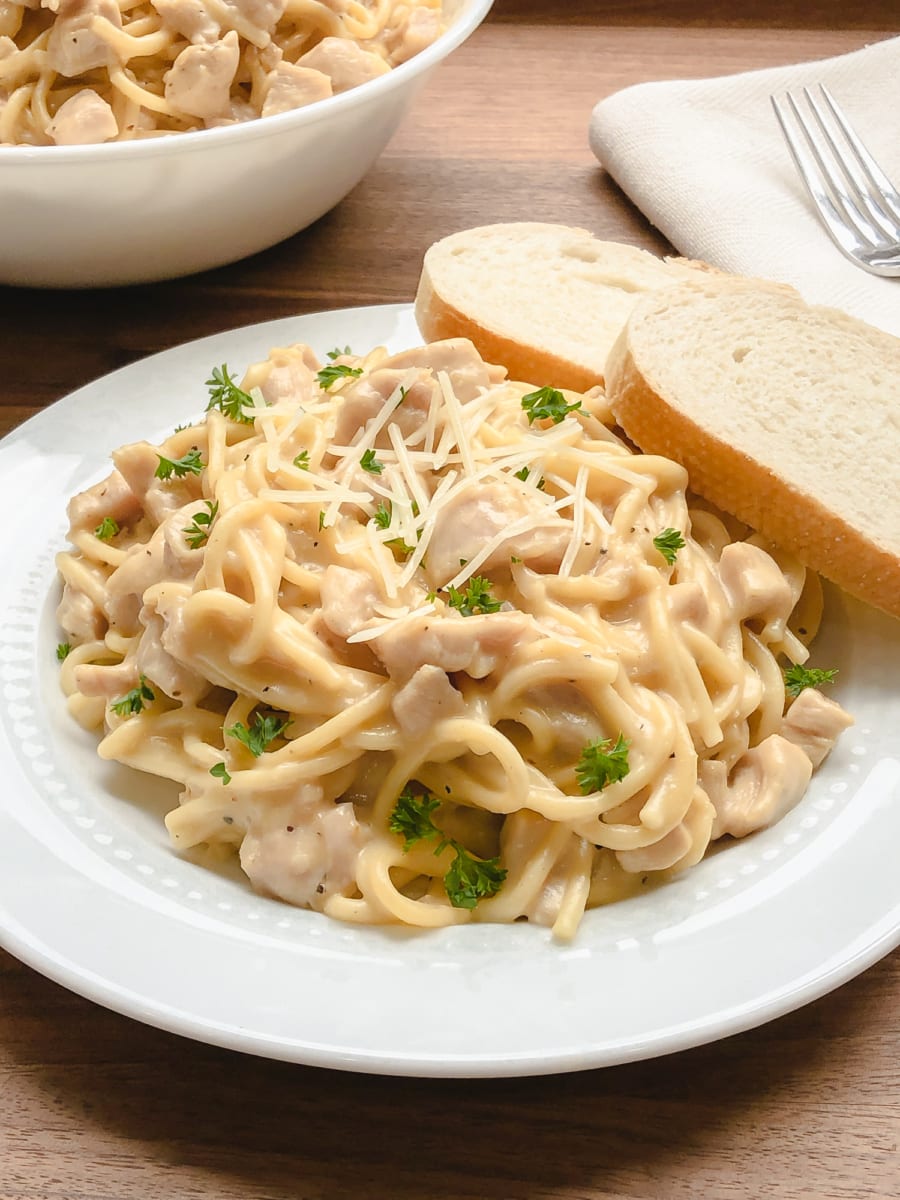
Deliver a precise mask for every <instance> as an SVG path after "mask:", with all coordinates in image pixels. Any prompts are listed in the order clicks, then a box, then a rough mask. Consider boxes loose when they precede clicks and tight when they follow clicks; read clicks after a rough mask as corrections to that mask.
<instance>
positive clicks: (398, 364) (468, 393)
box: [381, 338, 506, 404]
mask: <svg viewBox="0 0 900 1200" xmlns="http://www.w3.org/2000/svg"><path fill="white" fill-rule="evenodd" d="M381 366H382V368H386V367H394V368H395V369H396V370H401V371H404V370H408V369H409V368H410V367H427V368H429V369H430V370H432V371H435V372H438V371H446V373H447V375H448V376H449V378H450V382H451V384H452V385H453V391H454V393H455V395H456V396H457V398H458V399H459V400H460V401H461V402H462V403H463V404H466V403H467V402H468V401H469V400H474V399H475V397H476V396H478V395H480V394H481V393H482V391H484V389H485V388H488V387H492V386H493V385H494V384H496V383H500V382H501V381H502V380H503V379H505V378H506V370H505V368H504V367H495V366H492V365H491V364H489V363H486V362H485V361H484V360H483V359H482V357H481V355H480V354H479V353H478V351H477V350H476V349H475V347H474V346H473V345H472V343H471V342H470V341H469V339H468V338H446V339H445V340H444V341H442V342H431V343H430V345H427V346H417V347H416V348H415V349H413V350H403V351H401V353H400V354H395V355H393V356H392V357H391V358H387V359H385V360H384V362H383V363H382V364H381Z"/></svg>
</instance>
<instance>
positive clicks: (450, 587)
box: [58, 339, 849, 938]
mask: <svg viewBox="0 0 900 1200" xmlns="http://www.w3.org/2000/svg"><path fill="white" fill-rule="evenodd" d="M209 385H210V389H211V401H210V403H211V408H210V410H209V411H208V412H207V413H206V415H205V417H204V418H203V419H202V420H200V421H198V422H196V423H194V424H191V425H189V426H187V427H185V428H183V429H180V430H179V431H177V432H175V433H173V434H172V435H171V436H170V437H168V438H167V439H166V440H165V441H164V442H163V443H162V444H161V445H159V446H152V445H150V444H148V443H137V444H134V445H130V446H125V447H123V448H122V449H120V450H118V451H116V453H115V454H114V456H113V458H114V463H115V469H114V470H113V472H112V474H111V475H110V476H109V477H108V478H107V479H106V480H104V481H103V482H102V483H100V484H97V485H95V486H94V487H92V488H90V489H88V490H87V491H86V492H84V493H82V494H80V495H79V496H77V497H76V498H75V499H74V500H73V501H72V502H71V504H70V509H69V514H70V521H71V529H70V540H71V542H72V547H73V548H72V550H71V551H67V552H64V553H62V554H60V556H59V559H58V566H59V572H60V576H61V578H62V581H63V584H64V587H63V595H62V600H61V603H60V606H59V621H60V623H61V625H62V627H63V628H64V630H65V631H66V635H67V637H68V638H69V639H70V645H71V647H72V648H71V652H70V653H69V654H68V656H67V657H65V660H64V662H63V666H62V682H63V686H64V689H65V691H66V692H67V694H68V704H69V707H70V710H71V712H72V714H73V715H74V716H75V717H76V718H77V719H78V720H79V721H80V722H81V723H82V724H83V725H85V726H88V727H91V728H94V727H100V728H102V729H103V730H104V733H103V737H102V740H101V742H100V746H99V752H100V754H101V756H102V757H103V758H105V759H112V760H115V761H118V762H121V763H124V764H127V765H129V766H131V767H134V768H137V769H138V770H141V771H147V772H151V773H153V774H156V775H160V776H163V777H165V778H168V779H171V780H175V781H176V782H177V783H178V784H179V785H180V787H181V789H182V791H181V797H180V804H179V805H178V807H177V808H175V809H174V810H173V811H172V812H171V813H170V814H169V816H168V818H167V825H168V829H169V833H170V835H171V838H172V840H173V843H174V845H175V846H176V847H178V848H181V849H187V848H190V847H195V846H200V845H207V846H208V845H216V846H219V845H224V846H226V847H231V848H234V849H235V850H236V851H237V852H238V853H239V855H240V861H241V865H242V866H243V868H244V870H245V872H246V873H247V875H248V876H249V878H250V880H251V882H252V883H253V885H254V886H255V887H256V888H257V889H258V890H260V891H261V892H263V893H266V894H269V895H273V896H277V897H280V898H282V899H284V900H286V901H288V902H290V903H292V904H296V905H300V906H304V907H310V908H313V909H317V910H320V911H322V912H324V913H327V914H328V915H330V916H332V917H336V918H339V919H341V920H346V921H357V922H375V923H378V922H402V923H405V924H409V925H415V926H440V925H447V924H450V923H460V922H465V921H470V920H480V921H484V920H487V921H513V920H517V919H520V918H523V917H525V918H528V919H531V920H533V921H536V922H538V923H541V924H547V925H551V926H552V927H553V929H554V932H555V933H556V934H557V935H558V936H560V937H563V938H567V937H571V936H572V935H573V933H574V931H575V929H576V928H577V925H578V923H579V921H580V919H581V917H582V915H583V913H584V911H585V909H586V908H590V907H594V906H596V905H600V904H604V903H607V902H609V901H612V900H616V899H619V898H621V897H625V896H629V895H633V894H635V893H637V892H640V890H641V889H642V888H643V887H646V886H648V884H649V883H650V882H651V881H653V880H660V879H667V878H669V877H670V876H671V875H672V874H673V873H675V872H678V871H680V870H682V869H684V868H686V867H689V866H691V865H692V864H694V863H696V862H697V861H698V860H699V859H700V858H701V857H702V856H703V855H704V853H705V852H706V850H707V847H708V846H709V844H710V842H711V841H712V840H714V839H716V838H719V837H723V836H725V835H732V836H742V835H744V834H746V833H749V832H751V831H752V830H754V829H757V828H760V827H762V826H765V825H768V824H770V823H771V822H773V821H775V820H777V819H778V818H779V817H780V816H781V815H782V814H783V813H784V812H785V811H787V809H789V808H790V807H791V806H792V805H793V804H794V803H796V801H797V800H798V799H799V798H800V796H801V795H802V794H803V792H804V790H805V788H806V786H807V784H808V782H809V779H810V775H811V772H812V770H813V767H814V765H816V764H817V763H818V762H820V761H821V759H822V758H823V757H824V756H825V754H826V753H827V752H828V750H829V748H830V746H831V745H832V743H833V741H834V739H835V737H836V736H837V734H838V733H839V731H840V730H841V729H842V728H843V727H845V726H846V725H847V724H848V723H849V718H848V717H847V716H846V714H845V713H844V712H843V711H842V710H841V709H840V708H839V706H838V705H837V704H835V703H833V702H832V701H830V700H828V699H825V698H824V697H823V696H822V695H821V693H820V692H818V691H816V690H814V689H812V688H807V689H806V690H804V691H802V692H801V693H800V695H799V697H798V698H797V699H795V700H793V703H790V704H789V706H788V707H787V711H785V705H786V694H785V682H784V676H783V672H782V666H783V664H784V663H787V662H791V663H802V662H803V661H804V660H805V659H806V658H807V649H806V646H805V643H806V642H807V641H808V640H809V638H810V637H811V636H812V635H813V634H814V632H815V629H816V626H817V624H818V621H819V614H820V611H821V592H820V589H819V586H818V581H817V579H816V577H815V576H813V575H811V574H809V573H807V572H806V571H805V570H804V569H803V568H802V567H801V566H800V565H799V564H798V563H796V562H794V561H793V560H791V559H790V558H788V557H787V556H785V555H782V554H780V553H778V552H776V551H775V550H773V549H771V548H769V547H766V546H764V545H763V544H762V543H761V542H760V541H759V539H758V538H756V537H755V536H752V535H749V536H748V535H747V531H745V530H737V529H735V528H728V527H726V523H725V520H724V519H723V518H722V517H720V516H718V515H716V514H714V513H712V512H710V511H708V510H706V509H702V508H699V507H696V506H692V507H689V506H688V499H687V495H686V486H687V479H686V476H685V472H684V470H683V469H682V468H681V467H679V466H678V465H677V464H675V463H673V462H671V461H669V460H667V459H664V458H660V457H658V456H653V455H644V454H639V453H634V452H633V451H632V450H631V449H630V448H629V447H628V446H627V445H625V444H624V443H623V442H622V441H621V440H620V439H619V438H617V437H616V436H615V434H614V433H613V432H612V431H611V430H610V428H608V425H607V422H608V412H607V411H606V409H605V406H604V399H603V396H602V393H601V392H600V391H599V389H598V390H596V391H594V392H589V393H587V394H585V395H583V396H581V395H576V394H573V393H569V392H561V391H558V390H556V389H552V388H542V389H538V390H533V389H529V388H528V387H526V386H524V385H521V384H516V383H513V382H511V381H509V380H506V379H505V378H504V373H503V372H502V371H501V370H499V369H498V368H494V367H490V366H487V365H486V364H485V363H483V362H482V360H481V359H480V358H479V357H478V355H477V353H476V352H475V351H474V348H473V347H472V345H471V343H469V342H467V341H464V340H462V339H460V340H452V341H448V342H440V343H434V344H432V345H430V346H426V347H422V348H419V349H416V350H411V351H407V352H404V353H402V354H398V355H393V356H391V355H389V354H387V352H386V351H385V350H383V349H378V350H375V351H373V352H372V353H371V354H369V355H367V356H365V357H362V358H358V357H355V356H353V355H352V354H351V353H350V352H349V350H348V351H345V352H339V351H335V352H334V353H333V355H332V356H331V358H330V360H329V362H328V363H327V364H326V365H325V366H322V365H321V364H320V363H319V362H318V361H317V360H316V358H315V356H314V355H313V353H312V352H311V350H310V349H309V348H308V347H304V346H293V347H288V348H282V349H277V350H273V351H272V352H271V353H270V355H269V357H268V358H267V359H266V360H265V361H264V362H261V363H258V364H256V365H255V366H253V367H251V368H250V369H249V371H248V372H247V374H246V376H245V378H244V381H243V385H242V387H238V386H237V385H236V384H235V383H234V381H233V380H232V379H231V377H230V375H229V373H228V371H227V368H225V367H222V368H217V369H216V371H214V372H213V376H212V378H211V379H210V380H209Z"/></svg>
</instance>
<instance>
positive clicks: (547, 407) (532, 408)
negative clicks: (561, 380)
mask: <svg viewBox="0 0 900 1200" xmlns="http://www.w3.org/2000/svg"><path fill="white" fill-rule="evenodd" d="M522 407H523V408H524V409H525V412H526V413H527V414H528V424H529V425H533V424H534V422H535V421H545V420H548V419H549V420H551V421H552V422H553V424H554V425H558V424H559V423H560V421H562V420H563V419H564V418H565V416H566V414H567V413H570V412H573V411H574V410H575V409H576V408H581V401H580V400H576V401H575V403H574V404H567V403H566V398H565V396H564V395H563V394H562V392H561V391H559V389H558V388H552V387H542V388H538V390H537V391H536V392H529V393H528V395H527V396H523V397H522Z"/></svg>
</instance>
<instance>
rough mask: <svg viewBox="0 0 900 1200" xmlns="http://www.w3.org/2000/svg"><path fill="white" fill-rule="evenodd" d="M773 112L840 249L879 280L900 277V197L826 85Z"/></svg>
mask: <svg viewBox="0 0 900 1200" xmlns="http://www.w3.org/2000/svg"><path fill="white" fill-rule="evenodd" d="M771 101H772V107H773V109H774V110H775V116H776V117H777V118H778V123H779V125H780V126H781V132H782V133H783V134H784V140H785V143H786V145H787V148H788V150H789V152H790V155H791V158H792V159H793V160H794V165H795V166H796V168H797V171H798V173H799V175H800V179H801V181H802V183H803V185H804V187H805V188H806V191H807V192H808V194H809V197H810V199H811V200H812V203H813V206H814V208H815V209H816V211H817V212H818V214H819V216H820V217H821V219H822V224H823V225H824V226H825V229H826V230H827V232H828V234H829V236H830V237H831V239H832V241H833V242H834V243H835V245H836V246H837V247H838V248H839V249H840V250H841V251H842V252H843V253H844V254H846V256H847V257H848V258H850V259H852V260H853V261H854V262H855V263H856V264H857V266H861V267H863V268H865V270H867V271H870V272H871V273H872V274H873V275H884V276H893V277H895V278H897V277H900V195H898V191H897V188H896V187H894V186H893V184H892V183H891V181H890V180H889V179H888V178H887V176H886V175H885V174H884V172H883V171H882V170H881V168H880V167H879V166H878V165H877V163H876V162H875V160H874V159H873V157H872V155H871V154H870V152H869V151H868V150H867V149H866V147H865V146H864V145H863V143H862V141H861V140H860V138H859V136H858V135H857V134H856V133H855V131H854V130H853V128H852V126H851V125H850V122H849V121H848V120H847V118H846V117H845V116H844V114H843V113H842V112H841V110H840V108H839V106H838V104H837V102H836V101H835V100H834V98H833V96H832V95H831V93H830V92H829V91H828V89H827V88H826V87H824V85H818V91H817V93H816V94H815V95H814V94H813V92H812V90H811V89H809V88H804V89H803V104H802V106H801V105H800V104H799V103H798V100H797V97H796V96H794V95H793V94H792V93H791V92H785V93H784V95H783V96H772V97H771Z"/></svg>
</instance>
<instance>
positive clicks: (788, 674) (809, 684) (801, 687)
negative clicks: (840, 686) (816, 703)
mask: <svg viewBox="0 0 900 1200" xmlns="http://www.w3.org/2000/svg"><path fill="white" fill-rule="evenodd" d="M835 675H837V670H836V669H834V670H823V669H822V668H821V667H802V666H801V665H800V664H799V663H792V664H791V665H790V666H789V667H787V668H786V669H785V671H784V690H785V691H786V692H787V694H788V695H789V696H793V697H797V696H799V695H800V693H801V692H803V691H805V690H806V689H807V688H817V687H821V685H822V684H823V683H834V677H835Z"/></svg>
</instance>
